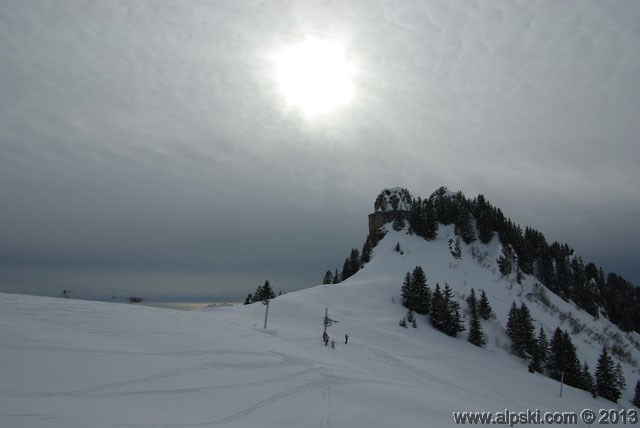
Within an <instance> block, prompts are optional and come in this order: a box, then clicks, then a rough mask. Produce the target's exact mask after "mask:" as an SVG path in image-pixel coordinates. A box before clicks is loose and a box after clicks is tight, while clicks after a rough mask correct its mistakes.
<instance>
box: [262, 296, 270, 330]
mask: <svg viewBox="0 0 640 428" xmlns="http://www.w3.org/2000/svg"><path fill="white" fill-rule="evenodd" d="M262 304H263V305H265V306H266V308H265V311H264V329H265V330H266V328H267V318H268V317H269V299H266V300H263V301H262Z"/></svg>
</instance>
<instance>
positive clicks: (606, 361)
mask: <svg viewBox="0 0 640 428" xmlns="http://www.w3.org/2000/svg"><path fill="white" fill-rule="evenodd" d="M621 374H622V372H621V371H620V372H619V373H616V367H615V366H614V365H613V359H612V358H611V356H610V355H609V353H608V352H607V350H606V348H602V352H601V353H600V356H599V357H598V366H597V367H596V385H595V386H596V392H597V394H598V395H599V396H601V397H603V398H606V399H607V400H609V401H613V402H614V403H617V402H618V400H619V399H620V397H621V396H622V391H621V389H620V386H621V384H624V376H622V378H621V377H620V376H621Z"/></svg>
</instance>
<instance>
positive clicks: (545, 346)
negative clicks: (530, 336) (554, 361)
mask: <svg viewBox="0 0 640 428" xmlns="http://www.w3.org/2000/svg"><path fill="white" fill-rule="evenodd" d="M536 345H537V351H538V355H539V358H540V365H541V368H542V366H544V364H545V363H546V362H547V356H548V353H549V341H548V340H547V335H546V334H545V332H544V328H543V327H542V326H540V330H539V331H538V338H537V339H536Z"/></svg>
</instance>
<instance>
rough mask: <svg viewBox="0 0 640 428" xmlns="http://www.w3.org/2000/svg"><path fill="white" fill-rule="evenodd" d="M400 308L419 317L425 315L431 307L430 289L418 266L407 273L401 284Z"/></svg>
mask: <svg viewBox="0 0 640 428" xmlns="http://www.w3.org/2000/svg"><path fill="white" fill-rule="evenodd" d="M401 292H402V306H404V307H405V308H407V309H409V311H413V312H416V313H418V314H420V315H427V314H428V313H429V310H430V306H431V289H430V288H429V286H428V285H427V277H426V275H425V273H424V270H423V269H422V268H421V267H420V266H416V267H415V268H414V269H413V272H412V273H409V272H407V274H406V275H405V278H404V282H403V283H402V288H401Z"/></svg>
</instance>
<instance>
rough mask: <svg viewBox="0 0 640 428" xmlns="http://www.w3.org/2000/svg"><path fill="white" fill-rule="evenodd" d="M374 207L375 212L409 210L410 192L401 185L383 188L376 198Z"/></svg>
mask: <svg viewBox="0 0 640 428" xmlns="http://www.w3.org/2000/svg"><path fill="white" fill-rule="evenodd" d="M374 208H375V212H387V211H409V210H410V209H411V193H409V191H408V190H407V189H405V188H401V187H393V188H387V189H384V190H383V191H382V192H380V194H379V195H378V197H377V198H376V201H375V203H374Z"/></svg>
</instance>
